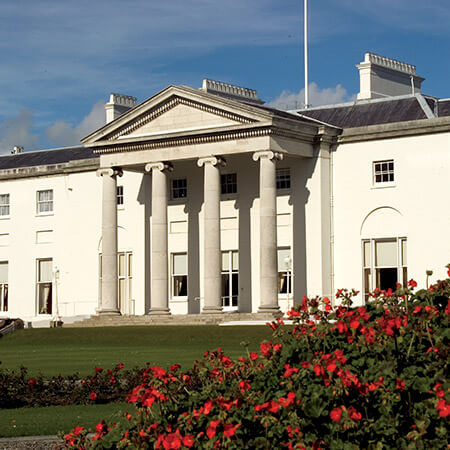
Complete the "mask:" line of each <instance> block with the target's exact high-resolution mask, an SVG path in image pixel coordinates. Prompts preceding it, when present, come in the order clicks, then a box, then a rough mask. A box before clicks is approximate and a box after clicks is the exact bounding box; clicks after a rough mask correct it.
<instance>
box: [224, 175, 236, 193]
mask: <svg viewBox="0 0 450 450" xmlns="http://www.w3.org/2000/svg"><path fill="white" fill-rule="evenodd" d="M220 192H221V194H235V193H236V192H237V174H235V173H224V174H222V175H220Z"/></svg>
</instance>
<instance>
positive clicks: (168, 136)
mask: <svg viewBox="0 0 450 450" xmlns="http://www.w3.org/2000/svg"><path fill="white" fill-rule="evenodd" d="M209 84H210V85H211V86H212V85H214V86H215V91H217V92H213V93H210V92H208V91H207V90H206V92H205V89H204V90H203V91H202V90H195V89H191V88H186V87H169V88H167V89H165V90H164V91H162V92H161V93H159V94H157V95H155V96H154V97H152V98H150V99H149V100H147V101H146V102H144V103H142V104H141V105H138V106H137V107H134V108H132V109H131V110H129V112H126V113H125V114H123V115H120V116H118V115H116V114H115V112H116V111H115V109H114V101H118V102H119V103H120V102H121V101H122V100H123V99H125V100H123V101H126V102H128V103H130V102H131V103H132V104H130V105H128V104H127V105H128V106H129V107H132V106H133V105H134V100H135V99H133V98H131V97H125V96H115V97H114V96H112V97H111V99H112V100H111V101H110V103H109V104H108V114H109V117H110V119H111V121H110V122H109V123H107V124H106V125H105V126H104V127H103V128H101V129H100V130H98V131H96V132H94V133H92V134H91V135H90V136H88V137H87V138H85V139H84V140H83V143H84V145H85V146H86V147H87V148H92V149H93V150H94V152H95V153H96V155H97V157H92V155H91V156H90V157H88V158H86V159H80V157H77V161H75V162H74V161H72V162H70V158H69V160H68V161H67V162H65V163H60V164H56V165H55V164H51V163H50V161H51V159H52V158H51V156H52V155H51V152H47V153H49V154H50V155H49V163H48V164H45V163H42V162H41V163H39V164H30V165H29V166H27V165H26V163H23V162H22V163H20V164H18V167H17V168H3V169H1V167H2V166H1V164H2V160H3V162H4V161H6V159H7V158H10V159H9V160H8V161H15V160H11V158H17V156H10V157H2V158H0V295H1V296H2V300H1V301H0V310H1V311H0V317H21V318H24V319H25V320H31V321H39V320H47V321H49V320H51V319H55V318H56V317H57V316H60V317H62V318H63V320H69V318H70V317H75V316H87V315H93V314H102V313H103V314H122V315H144V314H167V313H170V314H201V313H209V314H211V313H216V314H217V313H221V312H222V311H238V312H242V313H257V312H266V313H267V312H269V313H273V314H277V312H278V311H282V312H283V311H286V310H287V309H288V308H289V307H290V306H292V304H293V302H294V300H295V301H299V300H301V298H302V296H303V295H309V296H315V295H324V296H325V295H326V296H332V295H333V292H334V291H335V290H336V289H337V288H343V287H347V288H356V289H358V290H359V291H361V293H360V295H359V297H358V301H359V302H360V303H363V302H364V301H365V299H364V292H365V290H367V289H370V290H371V289H374V288H376V287H381V288H387V287H388V286H391V285H392V283H394V282H400V283H404V282H406V281H407V280H408V279H411V278H414V279H416V280H417V281H418V282H420V283H424V282H425V272H426V270H432V271H433V275H432V276H431V277H430V281H434V280H435V279H439V278H443V277H445V269H444V267H445V265H446V264H447V263H448V262H449V256H450V240H449V239H448V237H447V234H448V230H449V229H450V212H449V211H448V208H446V197H447V194H448V192H449V191H450V180H449V176H448V174H449V173H450V117H437V118H429V119H422V120H416V121H406V122H405V121H403V122H402V121H400V122H396V123H387V124H383V125H380V124H377V125H371V126H366V127H352V128H344V129H342V128H339V127H336V126H332V125H327V124H323V123H320V122H319V121H317V120H314V119H311V118H308V117H305V116H303V115H298V114H297V115H295V114H290V113H284V112H277V111H274V110H270V109H265V108H263V107H261V106H260V105H259V103H258V102H257V103H255V104H254V105H253V104H251V103H242V100H244V101H245V97H244V98H243V99H241V101H238V100H236V98H235V97H238V96H239V95H241V94H242V92H243V94H242V95H249V96H250V94H251V96H252V98H251V99H250V98H249V100H255V98H256V93H255V92H254V91H251V90H243V91H242V92H240V91H239V90H237V91H236V92H235V93H234V94H233V96H232V97H233V98H227V97H224V96H223V94H224V93H226V90H227V85H221V84H220V83H219V84H217V83H216V84H214V83H213V82H209ZM219 88H220V89H219ZM246 91H248V92H249V93H250V94H248V93H247V92H246ZM127 105H125V104H123V105H122V104H119V106H121V107H122V108H125V109H126V106H127ZM121 112H123V111H121ZM58 151H59V150H54V152H58ZM66 151H67V149H66ZM54 154H56V153H54ZM23 155H24V156H25V157H26V154H23ZM17 161H19V160H17ZM12 166H14V164H13V163H12ZM12 166H11V164H9V166H8V167H12ZM8 196H9V197H8ZM7 206H9V208H7ZM115 221H117V227H116V226H115V223H116V222H115ZM261 224H262V225H261ZM116 242H117V244H116ZM394 278H395V280H394ZM290 284H291V285H292V287H291V288H289V285H290ZM394 285H395V283H394ZM5 289H6V291H5ZM5 292H7V296H6V294H5Z"/></svg>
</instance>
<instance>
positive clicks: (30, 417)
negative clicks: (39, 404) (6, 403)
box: [0, 403, 133, 437]
mask: <svg viewBox="0 0 450 450" xmlns="http://www.w3.org/2000/svg"><path fill="white" fill-rule="evenodd" d="M132 409H133V406H132V405H129V404H127V403H110V404H108V405H90V406H82V405H71V406H47V407H45V408H20V409H3V410H0V437H16V436H45V435H52V434H58V433H60V432H63V433H68V432H69V431H71V430H72V429H73V427H75V426H77V425H81V426H83V427H85V428H87V429H89V430H90V431H95V425H96V424H97V423H98V422H100V420H102V419H105V420H106V421H107V422H108V423H112V422H117V423H119V422H126V419H125V417H124V414H125V412H126V411H129V412H130V413H131V412H132Z"/></svg>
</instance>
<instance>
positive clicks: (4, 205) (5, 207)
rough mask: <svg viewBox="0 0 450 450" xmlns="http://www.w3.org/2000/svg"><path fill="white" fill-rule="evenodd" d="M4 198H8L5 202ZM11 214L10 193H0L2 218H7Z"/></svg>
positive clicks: (0, 214)
mask: <svg viewBox="0 0 450 450" xmlns="http://www.w3.org/2000/svg"><path fill="white" fill-rule="evenodd" d="M3 200H6V201H5V202H3ZM9 214H10V196H9V194H0V218H3V219H6V218H8V217H9Z"/></svg>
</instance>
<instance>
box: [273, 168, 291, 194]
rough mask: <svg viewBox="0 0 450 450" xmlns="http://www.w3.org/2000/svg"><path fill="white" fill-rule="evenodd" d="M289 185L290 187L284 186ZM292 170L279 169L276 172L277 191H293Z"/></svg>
mask: <svg viewBox="0 0 450 450" xmlns="http://www.w3.org/2000/svg"><path fill="white" fill-rule="evenodd" d="M283 184H287V185H288V186H283ZM291 186H292V185H291V168H290V167H279V168H277V170H276V187H277V191H290V189H291Z"/></svg>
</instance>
